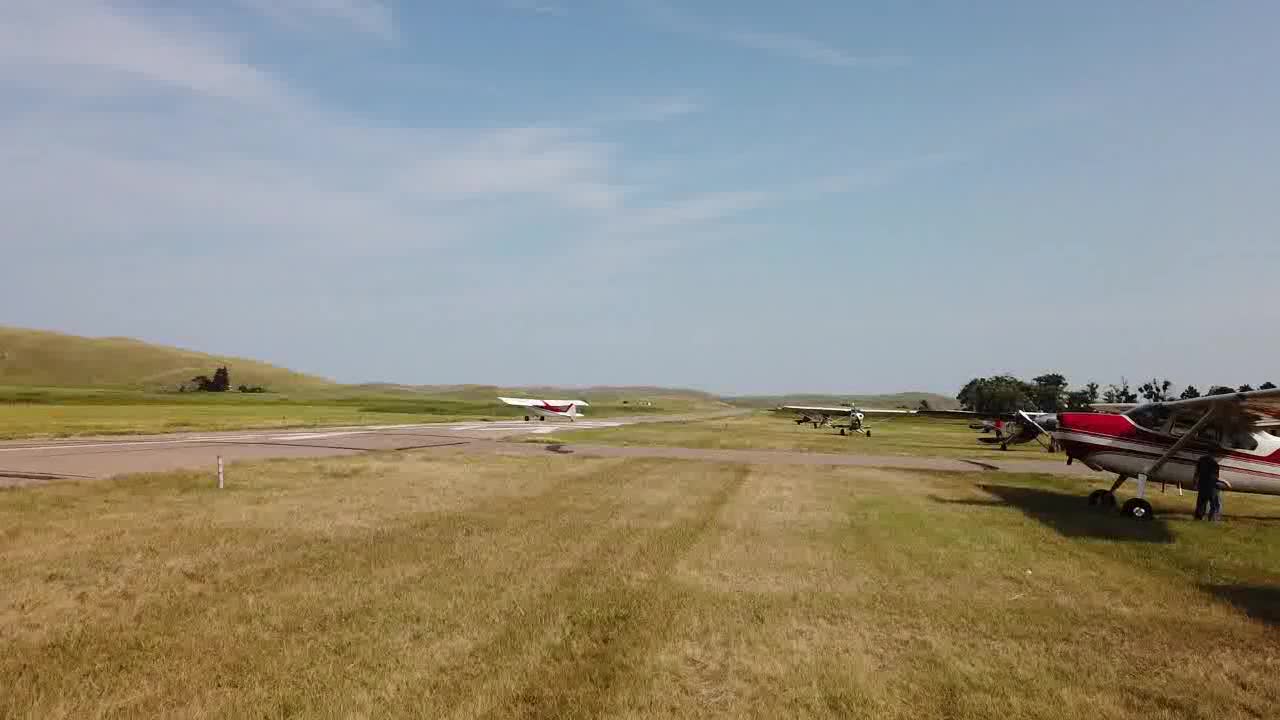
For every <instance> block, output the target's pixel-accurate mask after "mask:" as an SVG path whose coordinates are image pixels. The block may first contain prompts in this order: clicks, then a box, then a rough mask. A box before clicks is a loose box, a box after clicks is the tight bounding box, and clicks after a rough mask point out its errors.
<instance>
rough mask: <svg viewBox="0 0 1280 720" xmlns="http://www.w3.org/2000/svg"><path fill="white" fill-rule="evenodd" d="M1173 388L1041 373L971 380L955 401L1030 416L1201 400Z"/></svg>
mask: <svg viewBox="0 0 1280 720" xmlns="http://www.w3.org/2000/svg"><path fill="white" fill-rule="evenodd" d="M1274 387H1275V385H1274V384H1273V383H1270V382H1265V383H1262V384H1261V385H1259V386H1258V387H1257V388H1254V387H1253V386H1252V385H1240V386H1237V387H1234V388H1233V387H1230V386H1227V385H1213V386H1211V387H1210V388H1209V391H1208V392H1206V393H1204V395H1225V394H1229V393H1235V392H1249V391H1251V390H1255V389H1257V390H1270V389H1272V388H1274ZM1173 389H1174V384H1173V382H1172V381H1171V380H1169V379H1168V378H1152V379H1151V380H1150V381H1148V382H1145V383H1143V384H1142V385H1140V386H1138V388H1137V390H1133V389H1131V388H1130V385H1129V381H1128V379H1126V378H1121V379H1120V382H1119V383H1112V384H1110V385H1107V386H1106V387H1105V388H1103V387H1102V386H1100V385H1099V384H1098V383H1096V382H1088V383H1085V384H1084V385H1083V386H1082V387H1078V388H1075V389H1072V388H1071V387H1070V386H1069V385H1068V383H1067V378H1066V376H1065V375H1063V374H1062V373H1045V374H1044V375H1040V376H1038V377H1035V378H1032V379H1031V381H1030V382H1028V381H1026V380H1022V379H1019V378H1016V377H1014V376H1012V375H993V376H991V377H985V378H974V379H972V380H970V381H969V382H968V383H965V386H964V387H963V388H961V389H960V392H959V393H958V394H957V395H956V400H959V401H960V407H962V408H964V409H965V410H973V411H975V412H985V413H1010V412H1015V411H1018V410H1026V411H1030V412H1037V411H1038V412H1046V413H1052V412H1062V411H1064V410H1088V409H1089V406H1090V405H1092V404H1093V403H1097V402H1107V403H1136V402H1138V400H1139V398H1141V399H1143V400H1146V401H1147V402H1164V401H1166V400H1174V399H1182V400H1187V399H1191V398H1197V397H1200V396H1201V392H1200V390H1198V389H1197V388H1196V386H1194V385H1188V386H1186V388H1184V389H1183V390H1182V392H1181V394H1178V395H1176V396H1175V395H1174V393H1173Z"/></svg>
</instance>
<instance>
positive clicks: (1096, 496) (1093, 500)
mask: <svg viewBox="0 0 1280 720" xmlns="http://www.w3.org/2000/svg"><path fill="white" fill-rule="evenodd" d="M1089 507H1096V508H1107V509H1111V510H1114V509H1115V507H1116V494H1115V493H1113V492H1111V491H1110V490H1094V491H1093V492H1091V493H1089Z"/></svg>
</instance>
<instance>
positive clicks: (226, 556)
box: [0, 454, 1280, 720]
mask: <svg viewBox="0 0 1280 720" xmlns="http://www.w3.org/2000/svg"><path fill="white" fill-rule="evenodd" d="M229 480H230V482H229V487H228V488H227V489H226V490H223V491H217V490H215V489H213V488H212V487H211V482H210V478H209V477H208V476H206V475H202V474H194V473H179V474H163V475H152V476H139V477H132V478H125V479H122V480H119V481H113V482H95V483H57V484H51V485H47V486H42V487H36V488H29V489H24V490H17V491H6V492H0V558H2V560H0V646H3V647H4V648H5V652H4V653H2V654H0V716H2V717H13V718H42V719H43V718H50V719H56V718H81V717H134V716H149V717H155V716H164V717H174V718H183V717H190V718H194V717H247V716H255V717H284V716H302V717H334V718H337V717H433V718H435V717H441V718H443V717H457V718H464V717H479V716H484V717H493V718H506V717H565V718H572V717H601V716H607V717H626V718H642V717H672V718H695V717H696V718H705V717H761V718H776V717H817V718H826V717H865V718H872V717H874V718H912V719H915V718H943V717H946V718H991V717H1034V718H1044V719H1046V720H1054V719H1057V718H1063V719H1065V718H1081V717H1089V718H1100V719H1103V720H1108V719H1116V720H1127V719H1130V718H1132V719H1135V720H1136V719H1138V718H1141V719H1142V720H1147V719H1149V718H1183V717H1203V718H1210V717H1212V718H1235V717H1240V718H1261V717H1270V716H1272V715H1273V713H1274V710H1275V708H1276V707H1280V673H1277V672H1276V669H1277V665H1276V663H1277V662H1280V658H1278V655H1277V641H1278V640H1280V612H1278V611H1277V607H1278V606H1280V590H1278V589H1277V588H1278V586H1280V552H1277V550H1276V548H1277V547H1280V507H1278V506H1277V505H1276V503H1275V502H1274V501H1273V500H1272V499H1267V498H1255V497H1238V496H1234V495H1233V496H1229V497H1228V499H1227V503H1228V505H1227V510H1228V513H1229V515H1230V519H1229V521H1228V522H1226V523H1223V524H1199V523H1194V522H1191V521H1190V520H1189V519H1188V518H1187V517H1186V515H1185V512H1186V511H1187V509H1188V506H1189V502H1190V500H1189V498H1178V497H1176V496H1173V495H1168V496H1157V497H1156V498H1155V500H1156V505H1157V508H1158V509H1159V510H1162V511H1164V512H1165V515H1164V516H1163V519H1160V520H1157V521H1155V522H1153V523H1149V524H1145V525H1139V524H1135V523H1132V522H1130V521H1127V520H1124V519H1123V518H1120V517H1119V516H1118V515H1114V514H1107V515H1093V514H1088V513H1086V512H1085V510H1084V508H1083V502H1082V501H1081V495H1082V493H1083V492H1084V490H1085V489H1086V488H1084V487H1083V484H1082V483H1068V482H1067V481H1062V480H1055V479H1052V478H1045V477H1036V476H1017V475H1006V474H999V475H948V474H938V473H934V474H921V473H904V472H891V471H882V470H869V469H855V468H839V469H822V470H816V469H814V468H796V467H752V466H740V465H728V464H711V463H697V462H681V461H659V460H645V461H637V460H605V459H595V460H589V459H581V458H562V457H559V456H552V455H548V456H547V457H538V458H508V457H495V456H485V457H472V456H465V455H431V454H408V455H380V456H364V457H360V458H353V459H344V460H326V461H291V462H284V461H279V462H270V463H259V464H252V465H234V466H232V467H231V468H230V472H229Z"/></svg>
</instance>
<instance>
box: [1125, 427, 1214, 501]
mask: <svg viewBox="0 0 1280 720" xmlns="http://www.w3.org/2000/svg"><path fill="white" fill-rule="evenodd" d="M1217 414H1218V406H1217V405H1210V406H1209V410H1208V411H1207V412H1206V413H1205V414H1204V415H1203V416H1202V417H1201V418H1200V419H1199V420H1197V421H1196V424H1195V425H1192V426H1191V429H1190V430H1188V431H1187V432H1186V434H1185V435H1183V436H1182V437H1180V438H1178V441H1177V442H1175V443H1174V444H1173V447H1171V448H1169V449H1168V450H1166V451H1165V453H1164V454H1163V455H1161V456H1160V457H1159V458H1157V459H1156V461H1155V462H1153V463H1151V465H1150V466H1149V467H1148V468H1147V470H1146V472H1142V473H1138V497H1140V498H1141V497H1146V491H1147V478H1149V477H1151V476H1152V475H1155V474H1156V473H1157V472H1159V471H1160V468H1163V467H1164V466H1165V464H1166V463H1168V462H1169V460H1171V459H1172V458H1173V456H1174V455H1175V454H1177V452H1178V451H1179V450H1181V449H1182V448H1183V447H1185V446H1186V445H1187V443H1189V442H1191V441H1192V440H1193V439H1194V438H1195V436H1196V434H1197V433H1199V432H1200V431H1201V430H1203V429H1204V427H1205V426H1206V425H1208V424H1209V421H1211V420H1213V417H1214V415H1217Z"/></svg>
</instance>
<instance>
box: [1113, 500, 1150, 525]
mask: <svg viewBox="0 0 1280 720" xmlns="http://www.w3.org/2000/svg"><path fill="white" fill-rule="evenodd" d="M1120 512H1121V513H1123V514H1124V515H1125V516H1126V517H1130V518H1133V519H1134V520H1142V521H1145V522H1150V521H1151V520H1152V519H1154V518H1155V512H1154V511H1153V510H1152V509H1151V503H1149V502H1147V501H1146V500H1143V499H1142V498H1130V499H1129V500H1127V501H1125V504H1124V507H1123V508H1121V509H1120Z"/></svg>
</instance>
